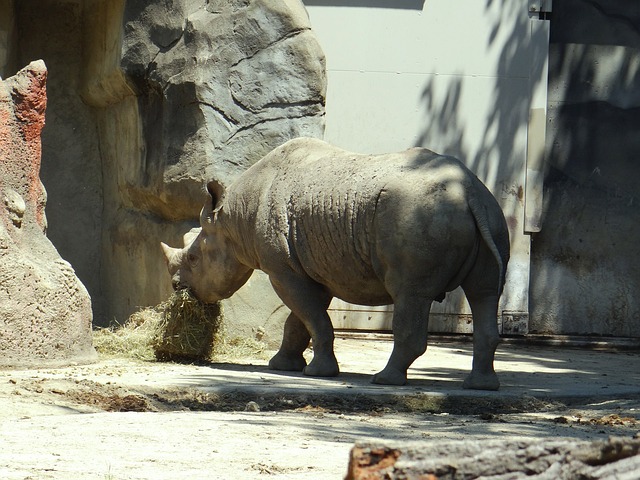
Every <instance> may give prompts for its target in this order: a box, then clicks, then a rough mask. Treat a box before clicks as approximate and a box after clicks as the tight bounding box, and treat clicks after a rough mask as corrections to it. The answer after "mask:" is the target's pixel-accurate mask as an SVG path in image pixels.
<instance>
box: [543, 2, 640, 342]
mask: <svg viewBox="0 0 640 480" xmlns="http://www.w3.org/2000/svg"><path fill="white" fill-rule="evenodd" d="M553 15H554V17H553V18H554V20H553V23H552V28H551V45H550V62H549V113H548V127H547V145H546V152H545V159H546V162H547V168H548V171H547V174H546V178H545V192H544V196H545V209H544V217H543V227H542V231H541V232H540V233H539V234H537V235H536V236H535V237H534V246H535V248H534V251H533V255H532V278H533V279H534V282H533V284H532V294H531V295H532V298H533V299H534V302H533V305H534V307H535V315H534V317H533V318H534V320H535V321H536V322H537V323H534V324H533V325H532V326H533V328H534V329H536V330H538V331H541V332H545V331H553V329H554V328H555V329H557V328H560V329H562V331H563V332H564V333H576V334H601V335H617V336H640V300H639V299H638V296H637V292H638V290H639V289H640V246H639V245H638V242H637V238H639V237H640V212H639V211H638V209H637V203H638V184H640V166H639V164H638V162H637V159H638V158H639V156H640V140H639V139H638V136H637V132H638V130H639V129H640V94H639V93H638V92H640V67H639V66H638V65H639V63H638V62H639V60H640V35H638V30H637V25H638V21H640V8H638V6H634V8H631V6H630V5H629V4H628V3H626V2H619V1H613V2H600V1H594V2H577V1H576V0H563V1H562V2H557V3H555V4H554V14H553Z"/></svg>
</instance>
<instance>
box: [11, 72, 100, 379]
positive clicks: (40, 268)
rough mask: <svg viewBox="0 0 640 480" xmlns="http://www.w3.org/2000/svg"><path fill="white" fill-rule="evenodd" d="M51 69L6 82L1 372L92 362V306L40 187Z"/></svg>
mask: <svg viewBox="0 0 640 480" xmlns="http://www.w3.org/2000/svg"><path fill="white" fill-rule="evenodd" d="M46 79H47V69H46V67H45V65H44V62H42V61H38V62H33V63H31V64H29V66H27V67H26V68H24V69H22V70H21V71H20V72H18V73H17V74H16V75H15V76H14V77H11V78H9V79H7V80H5V81H2V79H0V366H4V367H6V366H12V367H17V366H32V365H33V366H35V365H53V364H66V363H72V362H73V363H75V362H86V361H90V360H92V359H94V358H95V352H94V350H93V347H92V345H91V320H92V312H91V301H90V298H89V294H88V293H87V291H86V289H85V288H84V286H83V285H82V283H81V282H80V281H79V280H78V278H77V277H76V275H75V273H74V271H73V269H72V268H71V265H69V263H67V262H66V261H64V260H63V259H62V258H61V257H60V255H59V254H58V252H57V251H56V249H55V248H54V246H53V245H52V244H51V242H50V241H49V240H48V239H47V237H46V236H45V231H46V228H47V221H46V217H45V212H44V207H45V203H46V194H45V190H44V187H43V185H42V183H41V182H40V178H39V172H40V154H41V142H40V133H41V131H42V127H43V126H44V119H45V118H44V117H45V108H46V104H47V96H46Z"/></svg>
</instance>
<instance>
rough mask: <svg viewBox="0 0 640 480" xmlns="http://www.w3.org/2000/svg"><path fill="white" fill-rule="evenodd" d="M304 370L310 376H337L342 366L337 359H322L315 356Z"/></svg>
mask: <svg viewBox="0 0 640 480" xmlns="http://www.w3.org/2000/svg"><path fill="white" fill-rule="evenodd" d="M302 372H303V373H304V374H305V375H308V376H310V377H336V376H338V374H339V373H340V368H339V367H338V362H337V361H336V360H335V359H328V360H326V361H321V360H318V359H316V358H314V359H313V360H312V361H311V363H310V364H309V365H307V366H306V367H305V368H304V370H303V371H302Z"/></svg>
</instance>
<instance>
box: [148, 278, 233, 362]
mask: <svg viewBox="0 0 640 480" xmlns="http://www.w3.org/2000/svg"><path fill="white" fill-rule="evenodd" d="M221 324H222V304H221V303H220V302H216V303H210V304H209V303H202V302H201V301H200V300H198V299H197V298H196V297H194V296H193V295H192V294H191V292H190V291H189V290H179V291H177V292H174V293H173V294H172V295H171V297H169V300H168V301H167V302H165V304H164V311H163V315H162V320H161V322H160V323H159V325H158V328H157V331H156V335H155V337H154V338H153V341H152V344H151V346H152V348H153V351H154V353H155V355H156V358H157V359H158V360H162V361H166V360H170V361H202V360H207V359H209V357H210V356H211V352H212V351H213V345H214V343H215V341H216V337H217V336H218V333H219V331H220V326H221Z"/></svg>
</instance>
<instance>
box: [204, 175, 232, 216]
mask: <svg viewBox="0 0 640 480" xmlns="http://www.w3.org/2000/svg"><path fill="white" fill-rule="evenodd" d="M207 192H209V195H210V196H211V204H212V206H213V208H212V211H213V212H217V211H219V210H220V209H221V208H222V202H223V200H224V197H225V196H226V194H227V189H226V188H225V186H224V185H223V184H221V183H220V182H218V181H217V180H211V181H210V182H209V183H207Z"/></svg>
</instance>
